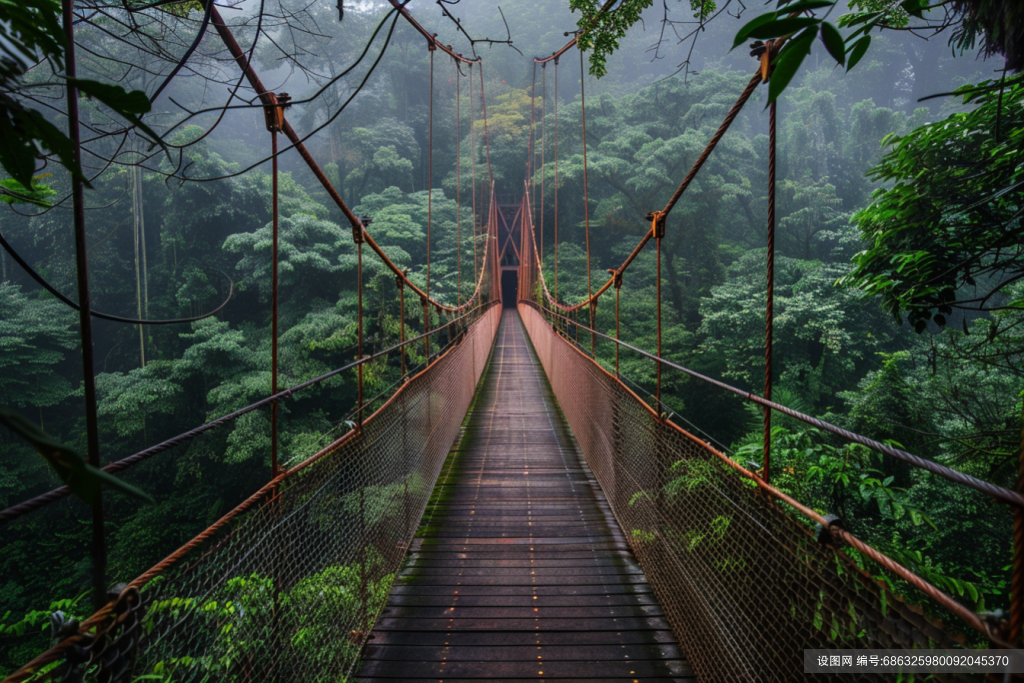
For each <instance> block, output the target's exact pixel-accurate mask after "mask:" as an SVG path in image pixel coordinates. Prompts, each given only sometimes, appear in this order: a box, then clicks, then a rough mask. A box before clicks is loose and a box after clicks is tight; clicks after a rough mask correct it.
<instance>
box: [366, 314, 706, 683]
mask: <svg viewBox="0 0 1024 683" xmlns="http://www.w3.org/2000/svg"><path fill="white" fill-rule="evenodd" d="M396 679H398V680H404V681H410V680H433V681H444V680H459V681H460V682H462V683H465V682H466V681H469V680H487V681H495V680H506V681H508V680H547V679H575V680H620V681H622V680H629V681H641V680H652V679H654V680H659V681H664V680H673V681H693V680H696V679H694V678H693V674H692V672H691V670H690V668H689V666H688V665H687V664H686V662H685V661H684V659H683V655H682V653H681V652H680V650H679V647H678V645H677V644H676V641H675V638H674V637H673V636H672V633H671V631H669V626H668V624H667V623H666V621H665V619H664V618H663V616H662V612H661V608H660V607H659V606H658V604H657V602H656V601H655V599H654V596H653V595H652V594H651V589H650V587H649V586H648V584H647V581H646V579H645V578H644V575H643V573H642V571H641V570H640V568H639V567H638V566H637V565H636V563H635V561H634V559H633V556H632V554H631V553H630V551H629V549H628V547H627V545H626V542H625V539H624V538H623V536H622V533H621V531H620V530H619V528H618V525H617V524H616V523H615V521H614V519H613V518H612V516H611V512H610V510H609V508H608V505H607V503H606V502H605V500H604V497H603V495H602V493H601V491H600V488H599V487H598V485H597V482H596V481H595V480H594V478H593V476H592V474H591V472H590V470H589V469H588V468H587V466H586V465H585V464H584V463H583V461H582V459H581V458H580V457H579V455H578V452H577V449H576V447H575V445H574V442H573V440H572V438H571V436H570V434H569V430H568V427H567V426H566V424H565V422H564V420H563V419H562V417H561V415H560V414H559V412H558V411H557V409H556V408H555V404H554V398H553V396H552V394H551V390H550V388H549V386H548V383H547V380H546V378H545V377H544V371H543V369H542V368H541V367H540V364H539V363H538V362H537V360H536V358H535V356H534V355H533V351H532V350H531V349H530V347H529V343H528V341H527V338H526V335H525V332H524V330H523V326H522V324H521V323H520V321H519V316H518V314H517V313H516V312H515V310H511V309H506V310H505V313H504V317H503V319H502V325H501V329H500V330H499V332H498V340H497V345H496V347H495V350H494V354H493V356H492V359H491V364H490V367H489V369H488V372H487V376H486V379H485V381H484V386H483V389H482V393H481V394H480V395H479V396H478V398H477V403H476V405H475V406H474V408H473V409H472V413H471V415H470V420H469V423H468V426H467V429H466V434H465V438H464V439H463V440H462V443H461V444H460V445H459V446H457V447H456V449H455V450H454V451H453V453H452V455H450V456H449V458H448V462H447V463H446V466H445V471H444V472H442V474H441V477H440V479H439V481H438V485H437V487H436V489H435V491H434V496H433V497H432V499H431V502H430V505H428V508H427V511H426V514H425V515H424V518H423V522H422V524H421V526H420V529H419V532H418V533H417V539H416V540H415V542H414V543H413V546H412V547H411V548H410V553H409V557H408V559H407V561H406V564H405V566H404V567H403V569H402V571H401V574H400V575H399V578H398V580H397V581H396V584H395V587H394V589H393V590H392V593H391V596H390V598H389V600H388V604H387V608H386V609H385V611H384V614H383V615H382V616H381V618H380V620H379V621H378V623H377V626H376V628H375V629H374V632H373V636H372V639H371V640H370V642H369V644H368V645H367V647H366V650H365V653H364V663H363V666H362V669H361V670H360V672H359V677H358V678H357V680H359V681H366V682H368V681H376V680H396Z"/></svg>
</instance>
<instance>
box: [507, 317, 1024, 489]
mask: <svg viewBox="0 0 1024 683" xmlns="http://www.w3.org/2000/svg"><path fill="white" fill-rule="evenodd" d="M527 303H529V304H530V305H532V306H534V307H537V308H539V309H540V310H542V311H543V312H545V313H547V314H549V315H552V316H554V317H557V318H559V319H561V320H563V321H565V322H567V323H571V324H573V325H576V326H577V327H579V328H580V329H583V330H585V331H587V332H590V333H592V334H596V335H597V336H599V337H601V338H602V339H607V340H608V341H611V342H614V343H615V344H618V345H619V346H622V347H625V348H627V349H629V350H630V351H633V352H635V353H637V354H639V355H641V356H643V357H644V358H648V359H650V360H652V361H654V362H655V363H658V364H660V365H664V366H665V367H669V368H672V369H673V370H678V371H679V372H682V373H683V374H686V375H689V376H690V377H693V378H695V379H699V380H700V381H702V382H705V383H707V384H711V385H713V386H716V387H718V388H720V389H724V390H725V391H728V392H730V393H732V394H736V395H737V396H740V397H741V398H744V399H746V400H748V401H751V402H753V403H757V404H759V405H761V406H764V407H767V408H771V409H772V410H775V411H777V412H780V413H782V414H784V415H788V416H789V417H792V418H794V419H797V420H800V421H801V422H804V423H806V424H809V425H811V426H812V427H816V428H818V429H820V430H822V431H825V432H829V433H831V434H835V435H836V436H838V437H840V438H842V439H845V440H846V441H850V442H852V443H856V444H860V445H861V446H865V447H867V448H870V449H872V450H874V451H877V452H879V453H882V454H883V455H887V456H889V457H891V458H895V459H896V460H902V461H903V462H906V463H908V464H910V465H913V466H914V467H918V468H920V469H923V470H927V471H929V472H931V473H932V474H936V475H938V476H940V477H942V478H943V479H947V480H949V481H951V482H953V483H956V484H961V485H963V486H966V487H968V488H972V489H974V490H975V491H979V492H981V493H984V494H985V495H987V496H991V497H992V498H994V499H996V500H998V501H1000V502H1003V503H1006V504H1007V505H1010V506H1012V507H1019V508H1024V496H1022V495H1021V494H1019V493H1017V492H1016V491H1011V490H1010V489H1007V488H1004V487H1002V486H997V485H996V484H992V483H990V482H987V481H983V480H981V479H978V478H976V477H972V476H971V475H969V474H964V473H963V472H959V471H957V470H954V469H951V468H949V467H946V466H945V465H940V464H939V463H937V462H934V461H932V460H927V459H925V458H922V457H920V456H917V455H914V454H913V453H908V452H907V451H904V450H900V449H899V448H893V447H892V446H889V445H888V444H884V443H882V442H880V441H875V440H874V439H869V438H868V437H866V436H862V435H860V434H857V433H856V432H851V431H849V430H847V429H843V428H842V427H837V426H836V425H834V424H832V423H830V422H825V421H824V420H821V419H818V418H816V417H812V416H810V415H806V414H804V413H801V412H799V411H796V410H793V409H792V408H788V407H786V406H784V405H782V404H780V403H775V402H774V401H769V400H768V399H766V398H764V397H762V396H758V395H757V394H754V393H752V392H749V391H744V390H743V389H740V388H738V387H734V386H732V385H730V384H726V383H725V382H722V381H720V380H717V379H712V378H711V377H708V376H707V375H702V374H701V373H699V372H697V371H696V370H691V369H690V368H687V367H685V366H682V365H678V364H676V363H673V362H672V361H670V360H666V359H664V358H659V357H658V356H656V355H655V354H653V353H648V352H647V351H644V350H643V349H640V348H638V347H636V346H633V345H632V344H629V343H627V342H624V341H621V340H618V339H615V338H614V337H611V336H609V335H607V334H603V333H601V332H598V331H597V330H594V329H591V328H589V327H587V326H586V325H581V324H579V323H578V322H576V321H574V320H572V319H570V318H568V317H566V316H564V315H561V314H559V313H556V312H555V311H552V310H550V309H543V308H541V307H540V306H538V305H537V304H536V303H535V302H533V301H529V302H527Z"/></svg>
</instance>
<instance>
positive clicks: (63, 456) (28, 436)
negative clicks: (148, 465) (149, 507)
mask: <svg viewBox="0 0 1024 683" xmlns="http://www.w3.org/2000/svg"><path fill="white" fill-rule="evenodd" d="M0 424H2V425H3V426H4V427H7V428H8V429H9V430H11V431H12V432H14V433H15V434H17V435H18V436H20V437H21V438H22V439H24V440H25V441H27V442H29V443H30V444H32V447H33V448H35V449H36V451H37V452H38V453H39V455H41V456H43V458H44V459H45V460H46V462H47V464H49V465H50V467H51V468H53V471H54V472H56V473H57V476H58V477H60V479H61V481H63V482H64V484H65V485H66V486H67V487H68V488H69V489H71V493H73V494H74V495H76V496H78V497H79V498H81V499H82V500H84V501H85V502H86V503H92V502H93V501H94V500H96V496H98V495H99V494H100V490H101V488H102V487H103V486H104V485H106V486H108V487H110V488H112V489H114V490H115V491H120V492H121V493H124V494H127V495H129V496H132V497H133V498H139V499H141V500H145V501H149V502H151V503H152V502H153V499H152V498H151V497H150V496H149V495H148V494H146V493H143V492H142V491H140V490H139V489H137V488H135V487H134V486H132V485H131V484H127V483H125V482H123V481H122V480H120V479H118V478H117V477H115V476H114V475H112V474H108V473H107V472H104V471H103V470H101V469H97V468H96V467H94V466H92V465H90V464H89V463H87V462H86V461H85V458H83V457H82V456H81V455H79V454H78V453H76V452H75V451H73V450H71V449H70V448H68V447H67V446H65V445H64V444H62V443H59V442H57V441H55V440H54V439H53V438H52V437H50V436H49V435H48V434H47V433H46V432H44V431H43V430H42V429H40V428H39V427H37V426H36V425H34V424H33V423H32V422H31V421H29V420H27V419H26V418H25V417H24V416H22V415H21V414H19V413H16V412H14V411H13V410H9V409H7V408H0Z"/></svg>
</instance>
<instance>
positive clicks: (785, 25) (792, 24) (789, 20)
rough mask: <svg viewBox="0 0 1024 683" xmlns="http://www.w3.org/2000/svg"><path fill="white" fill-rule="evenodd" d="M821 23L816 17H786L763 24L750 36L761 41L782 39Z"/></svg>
mask: <svg viewBox="0 0 1024 683" xmlns="http://www.w3.org/2000/svg"><path fill="white" fill-rule="evenodd" d="M820 23H821V19H817V18H815V17H786V18H784V19H777V20H775V21H769V22H767V23H765V24H762V25H761V26H758V27H756V28H755V29H754V30H752V31H751V32H750V34H749V35H750V37H751V38H758V39H760V40H768V39H770V38H781V37H782V36H788V35H790V34H792V33H796V32H797V31H799V30H801V29H805V28H807V27H808V26H817V25H818V24H820Z"/></svg>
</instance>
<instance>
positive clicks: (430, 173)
mask: <svg viewBox="0 0 1024 683" xmlns="http://www.w3.org/2000/svg"><path fill="white" fill-rule="evenodd" d="M428 51H429V52H430V100H429V103H428V107H427V109H428V111H429V114H428V116H427V120H428V123H427V288H426V293H427V299H428V300H429V299H430V226H431V224H432V223H433V209H434V52H436V49H435V45H434V43H431V44H430V46H429V48H428Z"/></svg>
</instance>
